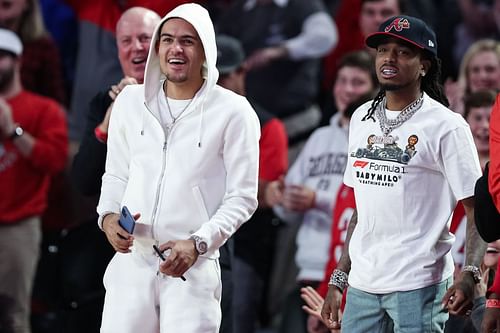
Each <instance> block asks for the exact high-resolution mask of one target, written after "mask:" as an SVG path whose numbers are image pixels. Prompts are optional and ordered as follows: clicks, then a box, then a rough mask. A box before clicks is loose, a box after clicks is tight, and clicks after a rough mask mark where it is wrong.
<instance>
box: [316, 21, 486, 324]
mask: <svg viewBox="0 0 500 333" xmlns="http://www.w3.org/2000/svg"><path fill="white" fill-rule="evenodd" d="M366 43H367V45H368V46H369V47H372V48H375V49H376V59H375V68H376V71H377V78H378V81H379V83H380V86H381V90H380V92H379V94H378V95H377V97H376V98H375V99H374V100H373V101H371V102H368V103H366V104H364V105H363V106H361V107H360V108H358V110H356V112H355V113H354V114H353V116H352V119H351V122H350V129H349V159H348V162H347V168H346V171H345V174H344V183H345V184H346V185H347V186H349V187H353V188H354V193H355V198H356V206H357V209H356V211H355V212H354V214H353V217H352V219H351V222H350V225H349V227H348V233H347V237H346V242H345V247H344V251H343V254H342V257H341V259H340V261H339V263H338V265H337V269H336V270H335V271H334V272H333V274H332V276H331V279H330V286H329V291H328V294H327V297H326V300H325V304H324V306H323V309H322V317H323V319H324V320H325V322H327V323H328V325H329V328H331V329H338V328H339V327H341V329H342V331H343V332H349V333H351V332H385V331H387V330H389V329H391V330H392V325H393V327H394V331H395V332H443V330H444V324H445V322H446V320H447V318H448V313H451V314H465V313H466V311H467V310H469V309H470V308H471V306H472V301H473V298H474V287H475V284H476V283H477V282H479V279H480V274H479V269H478V267H479V265H480V263H481V259H482V257H483V254H484V251H485V245H486V244H485V243H484V242H483V241H482V240H481V239H480V237H479V235H478V234H477V231H476V229H475V225H474V218H473V211H474V197H473V195H474V185H475V182H476V180H477V179H478V178H479V177H480V175H481V168H480V166H479V159H478V156H477V151H476V148H475V146H474V140H473V138H472V134H471V131H470V128H469V126H468V125H467V123H466V122H465V120H464V119H463V118H462V117H461V116H460V115H458V114H456V113H454V112H453V111H451V110H449V109H448V108H446V107H445V106H444V105H447V99H446V97H445V95H444V93H443V89H442V86H441V85H440V84H439V75H440V62H439V59H438V58H437V42H436V37H435V33H434V32H433V31H432V30H431V29H430V28H429V27H428V26H427V24H426V23H425V22H423V21H422V20H420V19H417V18H414V17H409V16H403V15H399V16H395V17H392V18H390V19H388V20H387V21H385V22H384V23H383V24H382V25H381V26H380V28H379V31H378V32H376V33H374V34H372V35H370V36H368V37H367V39H366ZM443 104H444V105H443ZM368 138H370V140H369V141H370V143H371V147H370V148H367V142H368ZM458 201H461V202H462V203H463V205H464V207H465V210H466V213H467V216H468V220H467V244H466V253H467V254H466V260H465V262H466V265H465V266H464V269H463V271H462V273H461V274H460V275H459V277H458V279H457V281H455V282H454V283H452V279H453V278H452V276H453V270H454V265H453V259H452V256H451V252H450V249H451V245H452V243H453V239H454V237H453V235H452V234H451V233H450V232H449V227H450V221H451V216H452V212H453V209H454V208H455V206H456V204H457V202H458ZM347 284H349V289H348V291H347V298H346V306H345V311H344V313H343V317H342V323H341V325H340V318H339V308H340V303H341V299H342V291H343V289H345V288H346V287H347Z"/></svg>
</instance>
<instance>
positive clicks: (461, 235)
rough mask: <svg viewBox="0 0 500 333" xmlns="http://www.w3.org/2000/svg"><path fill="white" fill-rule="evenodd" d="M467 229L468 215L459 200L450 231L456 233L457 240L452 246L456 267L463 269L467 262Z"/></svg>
mask: <svg viewBox="0 0 500 333" xmlns="http://www.w3.org/2000/svg"><path fill="white" fill-rule="evenodd" d="M466 229H467V216H466V215H465V208H464V205H463V204H462V203H461V202H459V203H458V204H457V207H455V210H454V211H453V217H452V219H451V226H450V232H451V233H452V234H454V235H455V242H454V243H453V246H452V248H451V255H452V256H453V261H454V262H455V267H457V266H458V269H460V270H461V269H462V266H463V265H464V263H465V257H464V256H465V235H466Z"/></svg>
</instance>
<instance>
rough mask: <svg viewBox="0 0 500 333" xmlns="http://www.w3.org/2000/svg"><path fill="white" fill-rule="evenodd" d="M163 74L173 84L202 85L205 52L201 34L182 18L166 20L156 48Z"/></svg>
mask: <svg viewBox="0 0 500 333" xmlns="http://www.w3.org/2000/svg"><path fill="white" fill-rule="evenodd" d="M157 50H158V57H159V59H160V67H161V71H162V72H163V73H164V74H165V75H166V77H167V80H168V81H170V82H172V83H174V84H183V83H187V84H200V83H201V82H202V81H203V77H202V66H203V63H204V61H205V52H204V50H203V44H202V42H201V39H200V37H199V36H198V33H197V32H196V30H195V29H194V27H193V26H192V25H191V24H190V23H188V22H187V21H185V20H183V19H180V18H171V19H169V20H167V21H166V22H165V23H164V24H163V26H162V28H161V31H160V40H159V42H158V46H157Z"/></svg>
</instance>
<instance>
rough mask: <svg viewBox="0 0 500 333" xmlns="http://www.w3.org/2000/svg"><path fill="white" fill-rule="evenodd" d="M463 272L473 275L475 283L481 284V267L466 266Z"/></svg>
mask: <svg viewBox="0 0 500 333" xmlns="http://www.w3.org/2000/svg"><path fill="white" fill-rule="evenodd" d="M462 271H463V272H470V273H472V277H473V278H474V282H475V283H479V282H481V271H480V270H479V267H477V266H473V265H467V266H464V268H463V269H462Z"/></svg>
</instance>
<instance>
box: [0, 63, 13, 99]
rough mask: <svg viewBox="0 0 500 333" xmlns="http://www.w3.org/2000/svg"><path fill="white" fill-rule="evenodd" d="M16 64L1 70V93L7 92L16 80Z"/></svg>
mask: <svg viewBox="0 0 500 333" xmlns="http://www.w3.org/2000/svg"><path fill="white" fill-rule="evenodd" d="M14 72H15V69H14V66H11V67H10V68H7V69H3V70H0V93H4V92H6V91H7V90H8V89H9V88H10V87H11V85H12V83H13V82H14Z"/></svg>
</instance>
